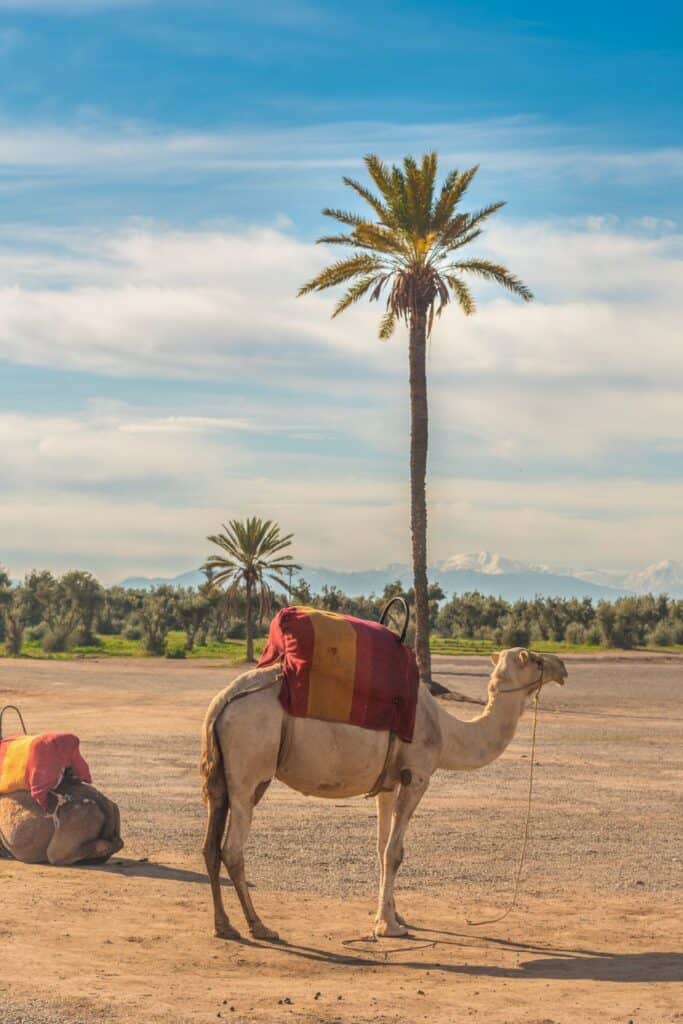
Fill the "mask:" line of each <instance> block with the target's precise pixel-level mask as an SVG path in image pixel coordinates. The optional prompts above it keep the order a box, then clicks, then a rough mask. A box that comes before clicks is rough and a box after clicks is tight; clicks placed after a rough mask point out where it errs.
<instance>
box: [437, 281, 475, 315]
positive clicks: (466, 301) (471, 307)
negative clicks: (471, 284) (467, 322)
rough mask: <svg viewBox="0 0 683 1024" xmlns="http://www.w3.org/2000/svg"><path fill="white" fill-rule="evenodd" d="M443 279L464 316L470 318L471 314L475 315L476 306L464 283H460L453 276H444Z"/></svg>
mask: <svg viewBox="0 0 683 1024" xmlns="http://www.w3.org/2000/svg"><path fill="white" fill-rule="evenodd" d="M444 278H445V280H446V281H447V282H448V287H449V288H450V289H451V291H452V292H453V294H454V295H455V297H456V298H457V300H458V303H459V305H460V308H461V309H462V311H463V313H464V314H465V316H472V314H473V313H476V311H477V304H476V303H475V301H474V297H473V295H472V292H471V291H470V290H469V288H468V287H467V285H466V284H465V282H464V281H461V280H460V278H459V277H456V275H455V274H444Z"/></svg>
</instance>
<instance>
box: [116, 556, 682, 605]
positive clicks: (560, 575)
mask: <svg viewBox="0 0 683 1024" xmlns="http://www.w3.org/2000/svg"><path fill="white" fill-rule="evenodd" d="M299 579H304V580H306V582H307V583H308V584H309V586H310V587H311V590H312V591H313V592H314V593H319V592H320V591H321V590H322V588H323V587H324V586H328V587H339V589H340V590H343V591H344V593H346V594H349V595H350V596H352V597H357V596H359V595H360V594H381V593H382V591H383V589H384V587H385V586H386V585H387V584H388V583H393V582H394V581H395V580H400V581H401V583H402V584H403V585H404V586H405V587H410V586H411V579H412V574H411V571H410V566H409V565H407V564H403V563H394V564H392V565H387V566H384V567H382V568H376V569H365V570H353V569H351V570H348V569H347V570H344V569H328V568H325V567H320V566H309V565H305V566H304V567H303V568H302V570H301V572H299V573H297V574H296V576H295V580H294V582H297V581H298V580H299ZM429 579H430V581H431V582H433V583H438V584H439V585H440V586H441V588H442V589H443V591H444V593H445V594H447V595H448V596H449V597H450V596H451V595H452V594H455V593H458V594H462V593H464V592H465V591H468V590H478V591H479V592H480V593H482V594H491V595H494V596H500V597H504V598H506V599H507V600H510V601H514V600H516V599H517V598H533V597H535V596H536V595H537V594H538V595H539V596H541V597H578V598H581V597H591V598H593V599H594V600H596V601H597V600H600V598H607V599H608V600H614V599H615V598H617V597H622V596H624V595H625V594H669V595H670V596H671V597H683V564H682V563H680V562H674V561H672V560H668V561H664V562H658V563H656V564H655V565H650V566H648V567H647V568H645V569H641V570H639V571H637V572H635V571H634V572H630V573H629V572H625V571H624V572H617V571H613V570H603V569H564V568H554V567H552V566H548V565H536V564H533V563H531V562H522V561H518V560H516V559H512V558H507V557H505V556H504V555H501V554H498V553H492V552H490V551H477V552H469V553H466V554H457V555H453V556H452V557H451V558H447V559H444V561H442V562H439V563H437V564H436V565H432V566H431V567H430V570H429ZM204 580H205V577H204V575H203V573H201V572H199V571H198V570H194V571H191V572H185V573H182V574H181V575H179V576H175V577H173V578H172V579H168V578H159V577H157V578H155V579H149V578H146V577H133V578H129V579H127V580H124V581H123V584H122V585H123V586H124V587H139V588H144V589H148V588H151V587H155V586H159V585H160V584H162V583H168V584H170V585H171V586H176V587H188V586H195V587H196V586H199V585H200V584H201V583H203V582H204Z"/></svg>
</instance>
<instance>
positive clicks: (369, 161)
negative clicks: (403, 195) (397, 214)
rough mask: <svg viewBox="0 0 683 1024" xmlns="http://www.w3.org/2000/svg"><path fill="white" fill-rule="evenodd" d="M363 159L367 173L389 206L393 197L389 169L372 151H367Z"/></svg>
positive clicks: (391, 204)
mask: <svg viewBox="0 0 683 1024" xmlns="http://www.w3.org/2000/svg"><path fill="white" fill-rule="evenodd" d="M363 160H364V163H365V166H366V167H367V169H368V174H369V175H370V177H371V178H372V180H373V181H374V183H375V185H376V186H377V188H378V189H379V190H380V192H381V193H382V196H383V198H384V201H385V203H387V204H388V206H389V208H391V207H392V206H393V202H394V198H395V197H394V187H393V179H392V174H391V171H390V170H389V168H388V167H387V165H386V164H385V163H384V161H383V160H380V158H379V157H378V156H375V154H374V153H368V154H367V155H366V156H365V157H364V158H363Z"/></svg>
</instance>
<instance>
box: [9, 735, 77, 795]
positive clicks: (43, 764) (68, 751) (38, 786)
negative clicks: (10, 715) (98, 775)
mask: <svg viewBox="0 0 683 1024" xmlns="http://www.w3.org/2000/svg"><path fill="white" fill-rule="evenodd" d="M67 768H70V769H71V771H72V772H73V774H74V775H75V776H76V778H78V779H80V780H81V782H92V777H91V775H90V769H89V768H88V765H87V764H86V762H85V760H84V759H83V758H82V757H81V753H80V750H79V749H78V736H73V735H72V734H71V733H69V732H44V733H41V734H40V735H39V736H12V737H10V739H6V740H2V741H0V796H7V794H9V793H16V792H17V791H18V790H20V789H26V790H28V791H29V793H30V794H31V796H32V797H33V799H34V800H36V801H37V802H38V803H39V804H40V806H41V807H43V808H46V807H47V796H48V793H49V792H50V790H51V789H54V788H55V787H56V786H58V785H59V783H60V782H61V781H62V776H63V775H64V772H65V771H66V769H67Z"/></svg>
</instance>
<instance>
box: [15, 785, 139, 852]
mask: <svg viewBox="0 0 683 1024" xmlns="http://www.w3.org/2000/svg"><path fill="white" fill-rule="evenodd" d="M53 792H54V795H53V794H52V793H51V794H50V801H51V807H50V811H44V810H43V808H42V807H41V806H40V804H38V803H37V802H36V801H35V800H34V799H33V797H32V796H31V794H30V793H28V792H27V791H25V790H19V791H18V792H16V793H11V794H9V795H7V796H0V853H1V852H2V851H3V849H4V851H5V852H6V853H8V854H9V855H10V856H11V857H14V859H15V860H20V861H24V863H26V864H45V863H49V864H54V865H58V866H66V865H68V864H76V863H77V862H78V861H90V862H93V861H95V862H100V863H102V862H103V861H105V860H108V859H109V858H110V857H111V856H112V854H114V853H117V852H118V851H119V850H120V849H121V848H122V846H123V841H122V839H121V823H120V817H119V809H118V807H117V806H116V804H115V803H113V802H112V801H111V800H109V799H108V798H107V797H106V796H104V794H103V793H100V792H99V790H97V789H95V787H94V786H91V785H89V784H88V783H86V782H81V781H80V780H78V779H76V778H74V777H73V776H72V775H71V774H70V773H69V772H66V773H65V776H64V778H63V779H62V781H61V783H60V784H59V786H58V787H57V788H56V790H54V791H53Z"/></svg>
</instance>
